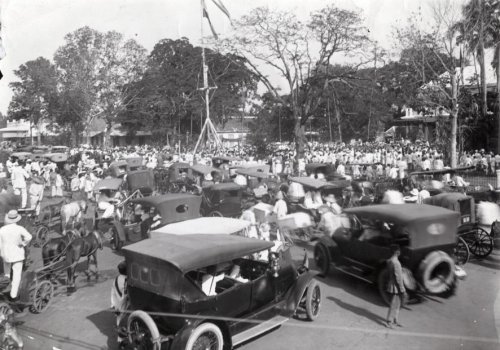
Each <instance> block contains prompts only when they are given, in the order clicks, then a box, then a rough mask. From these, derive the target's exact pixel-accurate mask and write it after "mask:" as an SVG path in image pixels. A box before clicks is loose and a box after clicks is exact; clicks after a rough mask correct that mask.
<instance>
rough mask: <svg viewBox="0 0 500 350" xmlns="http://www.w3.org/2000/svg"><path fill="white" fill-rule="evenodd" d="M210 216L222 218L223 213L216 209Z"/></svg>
mask: <svg viewBox="0 0 500 350" xmlns="http://www.w3.org/2000/svg"><path fill="white" fill-rule="evenodd" d="M208 216H210V217H213V218H221V217H222V216H223V215H222V213H221V212H220V211H217V210H214V211H213V212H211V213H210V214H209V215H208Z"/></svg>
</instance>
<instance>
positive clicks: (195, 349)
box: [186, 322, 224, 350]
mask: <svg viewBox="0 0 500 350" xmlns="http://www.w3.org/2000/svg"><path fill="white" fill-rule="evenodd" d="M210 338H211V339H210ZM211 340H212V341H216V342H217V343H216V344H215V345H216V347H215V348H213V349H214V350H222V349H223V348H224V337H223V335H222V332H221V330H220V328H219V327H217V326H216V325H215V324H213V323H211V322H206V323H202V324H200V325H199V326H198V327H196V328H195V330H194V331H193V332H192V333H191V335H190V336H189V339H188V341H187V343H186V350H201V349H207V348H208V347H207V346H206V342H207V341H208V342H209V343H208V344H213V343H212V342H211ZM210 349H212V348H210Z"/></svg>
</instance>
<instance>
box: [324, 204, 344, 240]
mask: <svg viewBox="0 0 500 350" xmlns="http://www.w3.org/2000/svg"><path fill="white" fill-rule="evenodd" d="M318 212H319V213H320V215H321V220H320V222H319V225H318V227H319V229H320V230H321V231H323V233H324V234H325V235H326V236H328V237H329V238H331V237H332V236H333V234H334V233H335V232H336V231H337V230H338V229H340V228H342V227H343V225H342V221H341V219H340V216H339V215H337V214H335V213H334V212H333V211H332V210H331V209H330V208H329V207H328V206H326V205H322V206H321V207H319V208H318Z"/></svg>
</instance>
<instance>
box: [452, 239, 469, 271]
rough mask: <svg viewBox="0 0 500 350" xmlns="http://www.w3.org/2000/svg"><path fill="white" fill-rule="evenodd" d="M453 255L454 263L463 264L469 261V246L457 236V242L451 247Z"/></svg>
mask: <svg viewBox="0 0 500 350" xmlns="http://www.w3.org/2000/svg"><path fill="white" fill-rule="evenodd" d="M453 255H454V257H455V264H457V265H459V266H463V265H465V264H467V262H468V261H469V256H470V252H469V247H468V246H467V243H466V242H465V240H464V239H463V238H462V237H458V240H457V244H456V245H455V248H453Z"/></svg>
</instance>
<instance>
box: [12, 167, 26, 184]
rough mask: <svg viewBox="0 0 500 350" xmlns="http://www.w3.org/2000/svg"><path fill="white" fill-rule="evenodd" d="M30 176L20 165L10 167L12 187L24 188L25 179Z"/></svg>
mask: <svg viewBox="0 0 500 350" xmlns="http://www.w3.org/2000/svg"><path fill="white" fill-rule="evenodd" d="M29 177H30V176H29V174H28V173H27V172H26V170H24V169H23V168H21V167H20V166H16V167H14V168H13V169H12V187H14V188H26V179H28V178H29Z"/></svg>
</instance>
